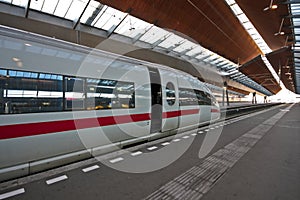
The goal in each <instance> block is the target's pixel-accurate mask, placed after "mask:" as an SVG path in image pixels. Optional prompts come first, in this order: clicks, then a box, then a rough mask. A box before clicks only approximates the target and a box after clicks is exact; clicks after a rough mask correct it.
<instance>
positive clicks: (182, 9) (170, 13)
mask: <svg viewBox="0 0 300 200" xmlns="http://www.w3.org/2000/svg"><path fill="white" fill-rule="evenodd" d="M99 2H101V3H102V4H105V5H109V6H111V7H114V8H116V9H118V10H121V11H123V12H127V13H130V14H131V15H133V16H135V17H138V18H140V19H143V20H145V21H147V22H149V23H153V24H155V25H156V26H159V27H161V28H166V29H171V30H175V31H178V32H180V33H182V34H184V35H187V36H188V37H190V38H192V39H193V40H195V41H197V42H198V43H199V44H200V45H201V46H203V47H205V48H207V49H209V50H211V51H213V52H216V53H218V54H219V55H221V56H223V57H225V58H227V59H229V60H231V61H233V62H234V63H238V62H239V64H246V65H245V66H243V72H244V73H245V75H247V76H249V77H255V75H256V74H263V73H264V72H265V71H266V70H268V69H267V67H266V66H265V65H264V63H262V62H261V61H259V59H255V58H256V57H257V56H259V55H261V54H262V52H261V51H260V50H259V48H258V47H257V45H256V44H255V43H254V41H253V40H252V39H251V37H250V36H249V34H248V33H247V32H246V31H245V29H244V28H243V26H242V25H241V24H240V22H239V21H238V19H237V18H236V17H235V16H234V14H233V12H232V11H231V9H230V8H229V7H228V5H227V4H226V3H225V1H224V0H201V1H200V0H173V1H166V0H151V1H149V0H122V1H120V0H99ZM236 2H237V3H238V4H239V6H240V7H241V9H242V10H243V11H244V12H245V14H246V15H247V16H248V18H249V19H250V21H251V22H252V23H253V25H254V26H255V27H256V29H257V30H258V32H259V33H260V34H261V35H262V37H263V38H264V39H265V41H266V42H267V44H268V45H269V47H270V48H271V49H272V51H275V50H277V49H280V48H282V47H283V46H286V45H290V44H291V43H290V41H291V40H292V39H293V38H292V36H290V34H291V33H292V31H291V30H290V26H291V23H290V18H289V17H286V16H288V14H289V11H288V6H287V4H279V6H278V8H277V9H276V10H270V9H269V10H267V11H264V8H265V7H268V6H269V5H270V1H269V0H251V1H250V0H236ZM274 3H279V2H276V0H274ZM282 19H284V20H283V26H282V31H284V32H285V34H284V35H277V34H276V35H275V33H277V32H278V31H279V28H280V25H281V22H282ZM287 36H289V37H288V38H287ZM253 59H254V60H253ZM268 59H271V61H270V62H271V63H276V62H277V61H276V60H274V61H273V60H272V59H276V56H268ZM290 61H292V59H291V60H290ZM249 62H251V63H253V62H259V63H257V64H254V65H258V66H260V67H259V68H257V67H253V68H252V66H253V64H251V65H249V64H247V63H249ZM246 68H248V69H247V70H246ZM257 70H258V71H257ZM275 71H276V69H275ZM277 71H278V70H277ZM255 81H257V82H258V83H259V84H262V85H264V86H265V87H266V89H268V90H269V91H271V92H272V93H277V92H278V91H279V90H280V87H279V85H278V83H277V86H270V85H267V84H265V83H264V81H263V80H260V79H255ZM260 81H262V82H260ZM275 83H276V82H275ZM285 83H286V84H287V88H290V89H292V87H291V86H288V85H289V83H290V82H289V81H287V82H285ZM278 87H279V89H278ZM292 91H294V90H292Z"/></svg>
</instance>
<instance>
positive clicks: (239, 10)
mask: <svg viewBox="0 0 300 200" xmlns="http://www.w3.org/2000/svg"><path fill="white" fill-rule="evenodd" d="M231 9H232V10H233V12H234V14H235V15H240V14H242V13H243V11H242V10H241V8H240V7H239V6H238V5H237V4H233V5H231Z"/></svg>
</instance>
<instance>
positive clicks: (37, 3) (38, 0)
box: [30, 0, 44, 11]
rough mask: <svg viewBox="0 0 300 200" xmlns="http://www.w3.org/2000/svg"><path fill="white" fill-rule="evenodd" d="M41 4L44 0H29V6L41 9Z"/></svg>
mask: <svg viewBox="0 0 300 200" xmlns="http://www.w3.org/2000/svg"><path fill="white" fill-rule="evenodd" d="M43 4H44V0H37V1H31V2H30V8H31V9H34V10H38V11H41V9H42V6H43Z"/></svg>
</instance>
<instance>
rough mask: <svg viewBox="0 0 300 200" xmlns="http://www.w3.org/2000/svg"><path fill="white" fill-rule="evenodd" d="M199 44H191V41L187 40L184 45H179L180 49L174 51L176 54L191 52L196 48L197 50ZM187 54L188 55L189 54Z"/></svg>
mask: <svg viewBox="0 0 300 200" xmlns="http://www.w3.org/2000/svg"><path fill="white" fill-rule="evenodd" d="M196 46H197V44H195V43H193V42H191V41H188V40H186V41H185V42H184V43H182V44H181V45H179V46H178V47H176V48H175V49H173V51H175V52H178V53H180V52H183V51H187V52H188V51H191V50H193V49H194V48H196ZM187 52H186V53H187Z"/></svg>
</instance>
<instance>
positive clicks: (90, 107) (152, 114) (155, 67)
mask: <svg viewBox="0 0 300 200" xmlns="http://www.w3.org/2000/svg"><path fill="white" fill-rule="evenodd" d="M0 47H1V53H0V177H1V173H2V174H3V173H4V172H8V171H12V172H14V173H15V174H20V173H29V172H28V171H30V172H36V171H40V170H41V169H42V168H49V167H53V166H55V165H59V164H61V163H63V162H65V161H66V162H71V161H74V159H84V158H85V157H86V156H90V154H91V153H92V154H93V153H94V154H96V153H97V152H98V153H103V152H108V151H112V150H113V149H116V148H122V147H124V146H126V145H130V144H133V143H135V142H141V141H144V140H151V139H155V138H159V137H163V136H166V135H172V134H176V133H178V132H182V131H186V130H191V129H194V128H197V127H198V126H199V125H201V124H206V123H210V122H212V121H216V120H218V119H219V118H220V107H219V105H218V102H217V101H216V99H215V97H214V96H213V94H212V93H211V91H210V90H209V89H208V88H207V87H206V86H205V84H204V83H203V82H201V81H200V80H199V79H198V78H196V77H193V76H191V75H190V74H187V73H185V72H182V71H179V70H176V69H173V68H171V67H168V66H163V65H160V64H155V63H150V62H146V61H142V60H137V59H134V58H129V57H126V56H123V55H117V54H113V53H109V52H105V51H102V50H99V49H94V48H89V47H86V46H82V45H78V44H74V43H69V42H66V41H61V40H58V39H54V38H50V37H45V36H41V35H38V34H34V33H29V32H26V31H22V30H17V29H13V28H9V27H5V26H0ZM63 160H65V161H63ZM47 166H48V167H47ZM1 170H2V171H1ZM24 171H25V172H24ZM3 176H5V175H3Z"/></svg>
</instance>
